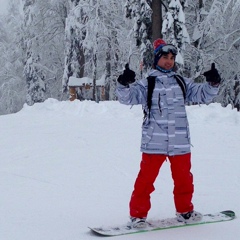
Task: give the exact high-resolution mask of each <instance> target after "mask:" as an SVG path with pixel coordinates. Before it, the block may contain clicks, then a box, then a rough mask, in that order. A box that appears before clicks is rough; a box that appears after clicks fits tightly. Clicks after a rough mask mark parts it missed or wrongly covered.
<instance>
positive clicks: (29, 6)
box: [23, 0, 46, 105]
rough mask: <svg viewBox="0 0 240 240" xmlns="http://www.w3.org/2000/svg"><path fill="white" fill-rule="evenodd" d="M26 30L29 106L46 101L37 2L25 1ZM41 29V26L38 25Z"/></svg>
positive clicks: (26, 71)
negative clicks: (37, 21) (38, 34)
mask: <svg viewBox="0 0 240 240" xmlns="http://www.w3.org/2000/svg"><path fill="white" fill-rule="evenodd" d="M23 2H24V6H23V10H24V28H25V34H26V35H25V52H26V63H25V68H24V74H25V77H26V82H27V97H26V102H27V104H28V105H33V104H34V103H36V102H43V101H44V100H45V90H46V86H45V75H44V73H43V71H42V69H41V67H40V65H41V56H40V52H38V48H37V46H38V44H39V41H38V36H37V32H36V29H35V28H36V25H35V21H34V20H35V17H36V14H38V13H39V12H38V11H39V9H37V8H36V3H35V0H24V1H23ZM38 27H39V25H38ZM43 27H44V26H43Z"/></svg>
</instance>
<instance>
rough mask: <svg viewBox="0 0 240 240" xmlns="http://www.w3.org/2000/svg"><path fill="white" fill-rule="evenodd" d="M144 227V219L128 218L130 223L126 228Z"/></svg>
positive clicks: (145, 224)
mask: <svg viewBox="0 0 240 240" xmlns="http://www.w3.org/2000/svg"><path fill="white" fill-rule="evenodd" d="M146 226H147V223H146V218H137V217H130V222H129V223H128V227H131V228H145V227H146Z"/></svg>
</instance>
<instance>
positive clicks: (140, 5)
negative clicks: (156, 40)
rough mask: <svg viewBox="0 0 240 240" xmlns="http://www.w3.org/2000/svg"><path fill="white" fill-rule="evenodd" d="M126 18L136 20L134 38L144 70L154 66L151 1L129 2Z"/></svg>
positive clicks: (126, 5) (126, 6)
mask: <svg viewBox="0 0 240 240" xmlns="http://www.w3.org/2000/svg"><path fill="white" fill-rule="evenodd" d="M125 16H126V17H127V18H130V19H132V18H133V19H134V27H133V31H134V37H135V39H136V46H137V47H138V48H139V49H140V53H141V58H142V61H143V66H144V70H145V71H146V70H147V69H148V68H149V67H151V65H152V57H153V55H152V52H153V48H152V9H151V1H150V0H149V1H146V0H140V1H139V0H127V1H126V3H125Z"/></svg>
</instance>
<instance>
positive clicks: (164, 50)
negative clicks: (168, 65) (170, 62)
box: [155, 44, 178, 55]
mask: <svg viewBox="0 0 240 240" xmlns="http://www.w3.org/2000/svg"><path fill="white" fill-rule="evenodd" d="M156 50H157V51H156ZM156 50H155V51H156V52H155V55H159V54H168V53H172V54H173V55H177V53H178V50H177V48H176V47H175V46H174V45H172V44H167V45H164V46H163V47H161V48H160V49H156Z"/></svg>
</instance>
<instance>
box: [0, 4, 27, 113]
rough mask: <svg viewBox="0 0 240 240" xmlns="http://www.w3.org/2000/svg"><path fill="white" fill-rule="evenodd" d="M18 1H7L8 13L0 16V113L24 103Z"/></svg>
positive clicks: (10, 110) (20, 21) (12, 111)
mask: <svg viewBox="0 0 240 240" xmlns="http://www.w3.org/2000/svg"><path fill="white" fill-rule="evenodd" d="M19 4H20V1H16V0H11V1H10V2H9V13H8V14H6V15H3V16H0V52H1V58H0V114H8V113H15V112H17V111H19V110H20V109H21V108H22V106H23V104H24V103H25V96H26V88H25V85H26V84H25V79H24V77H23V74H22V73H23V67H24V55H23V51H22V43H23V42H22V37H23V31H22V27H21V23H22V20H23V18H22V15H21V13H20V9H19Z"/></svg>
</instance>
